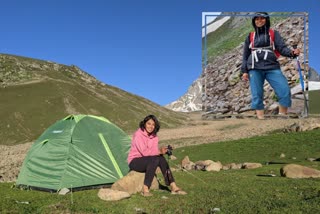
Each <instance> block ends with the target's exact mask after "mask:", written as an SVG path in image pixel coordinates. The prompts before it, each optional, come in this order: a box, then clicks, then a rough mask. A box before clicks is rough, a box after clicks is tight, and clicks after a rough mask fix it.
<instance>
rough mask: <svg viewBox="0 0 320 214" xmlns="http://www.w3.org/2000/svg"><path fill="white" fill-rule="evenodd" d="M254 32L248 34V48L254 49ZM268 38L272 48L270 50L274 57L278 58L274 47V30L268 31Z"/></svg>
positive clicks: (278, 54) (277, 52)
mask: <svg viewBox="0 0 320 214" xmlns="http://www.w3.org/2000/svg"><path fill="white" fill-rule="evenodd" d="M255 34H256V32H254V31H253V32H250V46H249V47H250V48H251V49H252V48H254V37H255ZM269 36H270V47H272V50H273V52H274V54H275V55H276V57H277V58H278V57H279V56H280V53H279V51H277V50H276V49H275V47H274V30H273V29H271V28H270V29H269Z"/></svg>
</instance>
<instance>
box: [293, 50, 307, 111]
mask: <svg viewBox="0 0 320 214" xmlns="http://www.w3.org/2000/svg"><path fill="white" fill-rule="evenodd" d="M292 47H293V48H294V49H297V45H293V46H292ZM296 60H297V67H298V72H299V76H300V84H301V88H302V94H303V98H304V111H303V114H302V116H303V117H306V116H308V109H309V107H308V100H307V97H306V94H305V90H304V79H303V75H302V71H301V66H300V62H299V56H296Z"/></svg>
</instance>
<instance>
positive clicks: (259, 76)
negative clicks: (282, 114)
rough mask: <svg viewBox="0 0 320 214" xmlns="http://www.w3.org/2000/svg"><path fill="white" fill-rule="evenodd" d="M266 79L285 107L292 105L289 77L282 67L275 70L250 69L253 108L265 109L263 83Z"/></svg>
mask: <svg viewBox="0 0 320 214" xmlns="http://www.w3.org/2000/svg"><path fill="white" fill-rule="evenodd" d="M265 80H267V81H268V82H269V84H270V85H271V87H272V88H273V90H274V92H275V94H276V95H277V97H278V101H279V104H280V105H281V106H283V107H290V106H291V92H290V87H289V84H288V80H287V78H286V77H285V76H284V75H283V73H282V71H281V70H280V69H274V70H250V71H249V82H250V89H251V96H252V100H251V108H252V109H255V110H263V109H264V104H263V96H264V95H263V90H264V88H263V85H264V82H265Z"/></svg>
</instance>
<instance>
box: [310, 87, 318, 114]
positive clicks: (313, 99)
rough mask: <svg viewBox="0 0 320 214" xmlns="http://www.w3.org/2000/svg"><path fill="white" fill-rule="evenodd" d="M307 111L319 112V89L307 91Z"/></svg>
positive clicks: (311, 112)
mask: <svg viewBox="0 0 320 214" xmlns="http://www.w3.org/2000/svg"><path fill="white" fill-rule="evenodd" d="M308 95H309V113H310V114H320V99H319V98H320V90H315V91H308Z"/></svg>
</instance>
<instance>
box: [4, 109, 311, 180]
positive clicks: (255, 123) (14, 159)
mask: <svg viewBox="0 0 320 214" xmlns="http://www.w3.org/2000/svg"><path fill="white" fill-rule="evenodd" d="M190 118H191V119H190V121H188V123H187V124H186V125H185V126H184V127H180V128H175V129H161V130H160V132H159V138H160V144H168V143H170V144H172V145H174V146H175V147H176V148H177V147H181V146H188V145H194V144H203V143H213V142H220V141H225V140H235V139H241V138H248V137H252V136H259V135H265V134H267V133H268V132H271V131H274V130H279V129H280V130H281V129H284V128H285V127H288V126H290V125H292V124H294V123H295V122H298V121H301V120H306V121H308V120H310V118H306V119H266V120H263V121H261V120H257V119H223V120H215V121H209V120H201V115H200V114H192V115H190ZM31 145H32V143H31V142H30V143H25V144H20V145H15V146H4V145H0V157H1V160H0V182H8V181H15V180H16V178H17V176H18V174H19V170H20V167H21V165H22V163H23V160H24V158H25V156H26V153H27V152H28V150H29V148H30V147H31Z"/></svg>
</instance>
